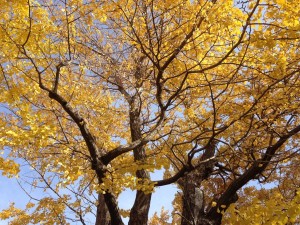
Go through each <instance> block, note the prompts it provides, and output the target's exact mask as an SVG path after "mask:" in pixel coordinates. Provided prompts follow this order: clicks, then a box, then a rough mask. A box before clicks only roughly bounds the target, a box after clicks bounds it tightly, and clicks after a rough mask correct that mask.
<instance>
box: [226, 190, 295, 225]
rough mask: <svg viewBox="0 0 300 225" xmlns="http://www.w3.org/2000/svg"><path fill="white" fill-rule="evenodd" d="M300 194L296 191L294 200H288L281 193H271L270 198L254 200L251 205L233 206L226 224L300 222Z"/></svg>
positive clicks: (276, 224) (267, 224)
mask: <svg viewBox="0 0 300 225" xmlns="http://www.w3.org/2000/svg"><path fill="white" fill-rule="evenodd" d="M299 215H300V192H299V190H297V191H295V195H294V197H293V199H292V200H290V201H289V200H287V199H286V198H285V197H284V196H283V195H282V194H281V193H280V192H278V191H273V192H271V194H270V196H269V198H266V196H264V197H263V198H257V197H255V198H253V199H252V201H251V203H250V204H249V205H245V206H241V207H239V206H235V205H234V204H233V205H231V206H230V207H229V208H228V210H227V211H226V216H225V218H224V220H223V223H225V224H237V223H242V224H245V225H248V224H249V225H250V224H266V225H284V224H289V223H292V224H296V223H299V221H300V216H299Z"/></svg>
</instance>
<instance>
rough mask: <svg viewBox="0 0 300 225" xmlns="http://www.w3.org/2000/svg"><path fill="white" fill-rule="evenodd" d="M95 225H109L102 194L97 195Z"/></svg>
mask: <svg viewBox="0 0 300 225" xmlns="http://www.w3.org/2000/svg"><path fill="white" fill-rule="evenodd" d="M95 225H111V222H110V215H109V211H108V208H107V206H106V204H105V199H104V196H103V194H98V206H97V216H96V223H95Z"/></svg>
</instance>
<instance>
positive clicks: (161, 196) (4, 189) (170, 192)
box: [0, 172, 177, 225]
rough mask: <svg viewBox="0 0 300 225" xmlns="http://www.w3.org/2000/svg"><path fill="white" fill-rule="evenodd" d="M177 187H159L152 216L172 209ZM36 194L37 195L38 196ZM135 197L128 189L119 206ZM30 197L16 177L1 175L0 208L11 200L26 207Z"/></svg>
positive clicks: (129, 203)
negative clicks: (162, 210) (162, 209)
mask: <svg viewBox="0 0 300 225" xmlns="http://www.w3.org/2000/svg"><path fill="white" fill-rule="evenodd" d="M161 176H162V174H161V173H159V172H158V173H156V174H154V175H153V176H152V178H153V179H155V180H157V179H161ZM176 192H177V188H176V186H175V185H168V186H165V187H160V188H157V189H156V191H155V193H154V194H153V196H152V202H151V207H150V213H149V216H152V215H153V214H154V212H155V211H158V212H160V210H161V208H162V207H164V208H165V209H166V210H169V211H170V212H171V211H172V201H173V198H174V195H175V193H176ZM42 194H43V192H40V193H39V192H37V195H40V196H41V197H43V196H42ZM37 195H35V196H37ZM134 198H135V192H133V191H131V190H126V191H125V192H124V193H122V194H121V196H120V198H119V206H120V208H122V209H130V208H131V206H132V205H133V202H134ZM28 200H29V198H28V197H27V195H26V194H25V193H24V191H23V190H22V189H21V187H20V186H19V184H18V183H17V181H16V179H14V178H11V179H10V178H6V177H4V176H2V175H0V210H3V209H5V208H7V207H8V206H9V204H10V203H11V202H15V203H16V204H15V206H16V207H20V208H25V205H26V204H27V203H28ZM124 222H125V224H127V222H128V218H125V219H124ZM0 225H7V221H0Z"/></svg>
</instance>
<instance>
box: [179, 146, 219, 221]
mask: <svg viewBox="0 0 300 225" xmlns="http://www.w3.org/2000/svg"><path fill="white" fill-rule="evenodd" d="M214 154H215V142H214V141H212V142H211V143H210V144H209V145H208V146H207V148H206V150H205V152H204V153H203V155H202V157H201V158H200V159H199V165H198V167H197V168H196V169H195V170H194V171H192V172H190V173H188V174H187V175H185V176H184V177H183V178H181V179H180V180H178V184H179V185H180V187H181V190H182V215H181V216H182V219H181V225H219V224H220V222H221V221H219V219H218V218H208V217H207V216H206V214H205V212H204V207H205V198H204V193H203V191H202V190H201V189H200V187H201V183H202V181H203V180H205V179H207V178H208V177H209V176H210V174H211V173H212V171H213V168H214V165H215V161H214V160H210V161H207V162H204V163H203V161H205V160H209V159H210V158H211V157H213V156H214ZM220 215H221V214H220ZM215 219H216V220H215Z"/></svg>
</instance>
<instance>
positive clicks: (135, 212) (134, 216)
mask: <svg viewBox="0 0 300 225" xmlns="http://www.w3.org/2000/svg"><path fill="white" fill-rule="evenodd" d="M130 109H131V110H130V113H129V116H130V130H131V139H132V141H136V140H139V139H141V138H142V131H141V121H140V111H139V104H138V101H137V98H135V97H133V98H132V102H131V104H130ZM133 154H134V160H136V161H143V160H144V159H145V157H146V153H145V149H144V147H143V146H140V147H137V148H135V149H134V150H133ZM136 176H137V178H141V179H149V178H150V175H149V173H148V172H147V171H145V170H138V171H137V172H136ZM151 196H152V194H145V193H144V192H143V191H140V190H138V191H137V192H136V197H135V201H134V204H133V207H132V208H131V211H130V219H129V223H128V224H129V225H146V224H147V222H148V213H149V208H150V202H151Z"/></svg>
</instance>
